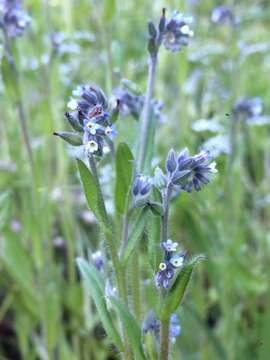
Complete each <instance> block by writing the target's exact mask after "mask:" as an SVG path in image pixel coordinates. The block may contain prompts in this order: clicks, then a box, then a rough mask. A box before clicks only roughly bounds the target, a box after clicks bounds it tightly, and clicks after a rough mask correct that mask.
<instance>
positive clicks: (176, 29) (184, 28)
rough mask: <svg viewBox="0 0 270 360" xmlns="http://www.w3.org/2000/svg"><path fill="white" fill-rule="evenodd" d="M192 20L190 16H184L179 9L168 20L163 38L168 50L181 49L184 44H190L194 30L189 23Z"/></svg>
mask: <svg viewBox="0 0 270 360" xmlns="http://www.w3.org/2000/svg"><path fill="white" fill-rule="evenodd" d="M190 22H191V19H190V18H187V17H184V16H183V14H181V13H179V12H178V11H174V12H173V14H172V18H171V19H170V20H166V24H165V29H164V31H163V35H162V40H163V45H164V47H165V48H166V49H167V50H170V51H172V52H175V51H180V50H181V49H182V47H183V46H186V45H188V43H189V38H191V37H192V36H193V31H192V30H190V28H189V25H188V24H189V23H190Z"/></svg>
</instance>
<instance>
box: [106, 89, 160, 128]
mask: <svg viewBox="0 0 270 360" xmlns="http://www.w3.org/2000/svg"><path fill="white" fill-rule="evenodd" d="M132 85H134V87H135V86H136V85H135V84H133V83H132ZM113 93H114V96H115V98H116V99H117V100H118V101H119V110H120V113H121V114H122V115H123V116H127V115H131V116H133V117H134V119H136V120H138V119H139V117H140V114H141V112H142V109H143V104H144V101H145V97H144V95H142V93H137V94H136V93H135V92H134V91H132V89H131V88H129V89H126V88H122V87H117V88H115V89H114V90H113ZM151 106H152V111H153V113H154V115H155V118H156V119H157V121H159V122H164V115H163V114H162V110H163V108H164V104H163V102H162V101H159V100H157V99H152V100H151Z"/></svg>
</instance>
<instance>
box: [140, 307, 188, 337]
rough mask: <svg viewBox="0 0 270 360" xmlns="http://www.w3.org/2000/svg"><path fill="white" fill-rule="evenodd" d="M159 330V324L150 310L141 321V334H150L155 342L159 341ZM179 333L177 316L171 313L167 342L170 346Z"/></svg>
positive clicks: (179, 326)
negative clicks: (168, 341)
mask: <svg viewBox="0 0 270 360" xmlns="http://www.w3.org/2000/svg"><path fill="white" fill-rule="evenodd" d="M160 329H161V322H160V320H158V319H157V316H156V314H155V312H154V311H153V310H150V311H149V312H148V314H147V315H146V317H145V319H144V320H143V324H142V332H143V334H144V335H145V334H147V333H149V332H150V333H152V334H153V335H154V336H155V338H156V340H157V341H159V340H160ZM180 333H181V325H180V322H179V319H178V316H177V315H176V314H175V313H173V314H172V315H171V317H170V326H169V340H170V342H171V343H172V344H174V343H175V341H176V337H177V336H179V335H180Z"/></svg>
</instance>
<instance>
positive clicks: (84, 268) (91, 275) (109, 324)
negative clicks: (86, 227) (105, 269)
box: [77, 258, 123, 351]
mask: <svg viewBox="0 0 270 360" xmlns="http://www.w3.org/2000/svg"><path fill="white" fill-rule="evenodd" d="M77 264H78V267H79V270H80V273H81V275H82V277H83V279H84V281H85V284H86V286H87V288H88V290H89V291H90V295H91V296H92V298H93V300H94V302H95V305H96V308H97V312H98V315H99V317H100V320H101V322H102V324H103V326H104V329H105V331H106V333H107V335H108V336H109V338H110V339H111V340H112V342H113V343H114V344H115V345H116V346H117V348H118V350H119V351H122V350H123V344H122V341H121V338H120V335H119V334H118V332H117V330H116V328H115V326H114V321H113V319H112V317H111V314H110V313H109V311H108V309H107V305H106V301H105V294H104V291H105V290H104V289H105V285H104V281H103V278H102V277H101V275H100V274H99V272H98V271H97V270H96V268H95V267H94V266H93V265H91V264H89V263H88V262H87V261H86V260H84V259H82V258H77Z"/></svg>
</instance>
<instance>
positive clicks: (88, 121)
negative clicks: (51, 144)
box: [55, 85, 116, 156]
mask: <svg viewBox="0 0 270 360" xmlns="http://www.w3.org/2000/svg"><path fill="white" fill-rule="evenodd" d="M72 94H73V96H74V97H73V98H71V99H70V101H69V103H68V107H69V108H70V109H71V110H73V111H72V112H67V113H66V117H67V119H68V121H69V123H70V125H71V126H72V127H73V129H74V130H76V132H77V133H76V138H74V136H75V135H74V133H66V132H65V133H63V132H62V133H61V132H58V133H55V135H58V136H60V137H62V138H63V139H64V140H66V141H68V142H69V143H71V144H72V145H82V144H83V145H84V149H85V151H86V153H87V154H88V155H90V154H95V155H99V156H101V155H102V154H103V149H104V146H105V144H104V140H107V141H109V140H111V139H113V137H114V136H115V135H116V131H115V129H114V126H113V125H112V124H111V123H110V114H109V112H108V103H107V100H106V98H105V95H104V93H103V91H102V90H101V89H100V88H99V87H97V86H94V85H80V86H78V87H77V88H76V89H75V90H74V91H73V93H72ZM80 133H82V134H83V135H80ZM72 134H73V135H72ZM77 138H78V142H77V143H72V142H71V140H73V139H77Z"/></svg>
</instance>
